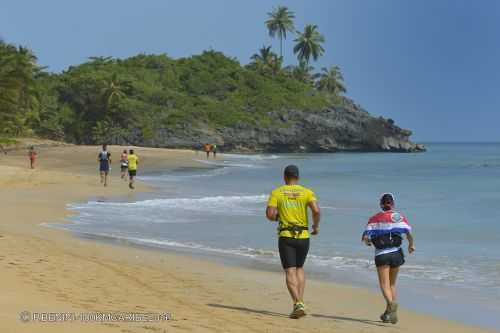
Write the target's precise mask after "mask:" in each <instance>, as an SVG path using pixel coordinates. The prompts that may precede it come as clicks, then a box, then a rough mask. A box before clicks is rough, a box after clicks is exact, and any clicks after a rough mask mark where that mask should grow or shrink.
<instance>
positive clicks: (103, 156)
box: [97, 145, 111, 186]
mask: <svg viewBox="0 0 500 333" xmlns="http://www.w3.org/2000/svg"><path fill="white" fill-rule="evenodd" d="M107 149H108V146H107V145H102V151H101V152H100V153H99V155H97V162H99V173H100V174H101V184H104V186H108V174H109V169H110V165H111V153H110V152H108V150H107Z"/></svg>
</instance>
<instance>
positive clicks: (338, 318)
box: [207, 303, 386, 327]
mask: <svg viewBox="0 0 500 333" xmlns="http://www.w3.org/2000/svg"><path fill="white" fill-rule="evenodd" d="M207 305H208V306H211V307H214V308H221V309H228V310H237V311H242V312H248V313H257V314H262V315H266V316H272V317H281V318H288V317H289V316H288V314H284V313H279V312H273V311H267V310H256V309H249V308H245V307H239V306H231V305H224V304H213V303H209V304H207ZM311 317H315V318H323V319H331V320H334V321H351V322H356V323H361V324H365V325H373V326H380V327H385V326H386V325H384V324H382V322H380V321H375V320H369V319H359V318H351V317H343V316H327V315H322V314H314V313H312V314H311Z"/></svg>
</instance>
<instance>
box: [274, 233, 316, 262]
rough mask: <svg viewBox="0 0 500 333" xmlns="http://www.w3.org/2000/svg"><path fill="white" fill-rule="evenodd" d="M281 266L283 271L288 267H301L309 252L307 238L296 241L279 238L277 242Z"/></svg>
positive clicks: (295, 239) (294, 239)
mask: <svg viewBox="0 0 500 333" xmlns="http://www.w3.org/2000/svg"><path fill="white" fill-rule="evenodd" d="M278 248H279V251H280V259H281V266H283V268H284V269H287V268H290V267H302V266H304V263H305V261H306V257H307V252H309V238H306V239H297V238H290V237H280V238H279V240H278Z"/></svg>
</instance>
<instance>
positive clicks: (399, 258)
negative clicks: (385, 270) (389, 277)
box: [375, 249, 405, 268]
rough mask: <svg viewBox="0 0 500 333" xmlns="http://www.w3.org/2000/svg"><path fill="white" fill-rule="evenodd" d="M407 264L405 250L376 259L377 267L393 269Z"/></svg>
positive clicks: (382, 255)
mask: <svg viewBox="0 0 500 333" xmlns="http://www.w3.org/2000/svg"><path fill="white" fill-rule="evenodd" d="M404 263H405V255H404V254H403V250H401V249H399V251H396V252H391V253H386V254H381V255H379V256H376V257H375V266H377V267H380V266H391V268H396V267H399V266H402V265H404Z"/></svg>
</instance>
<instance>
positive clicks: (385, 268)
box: [362, 193, 415, 324]
mask: <svg viewBox="0 0 500 333" xmlns="http://www.w3.org/2000/svg"><path fill="white" fill-rule="evenodd" d="M380 208H381V209H382V211H381V212H379V213H377V214H375V215H373V216H372V217H371V218H370V220H369V221H368V224H367V225H366V228H365V231H364V232H363V237H362V240H363V241H364V242H365V244H366V245H368V246H371V245H373V246H374V247H375V265H376V266H377V273H378V279H379V285H380V290H381V291H382V294H383V295H384V298H385V301H386V303H387V306H386V309H385V312H384V313H383V314H382V315H381V316H380V319H381V320H382V321H383V322H384V323H392V324H396V323H397V322H398V314H397V311H398V304H397V303H396V280H397V278H398V273H399V267H400V266H402V265H403V264H404V263H405V259H404V254H403V250H402V249H401V244H402V241H403V237H402V235H403V234H406V238H407V239H408V242H409V245H408V252H409V253H413V252H414V251H415V245H414V244H413V236H412V234H411V227H410V225H409V224H408V220H407V219H406V217H405V216H403V215H402V214H400V213H398V212H396V211H394V196H393V195H392V194H391V193H384V194H383V195H382V197H381V198H380Z"/></svg>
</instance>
